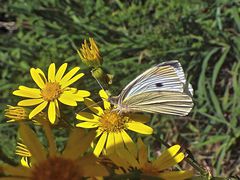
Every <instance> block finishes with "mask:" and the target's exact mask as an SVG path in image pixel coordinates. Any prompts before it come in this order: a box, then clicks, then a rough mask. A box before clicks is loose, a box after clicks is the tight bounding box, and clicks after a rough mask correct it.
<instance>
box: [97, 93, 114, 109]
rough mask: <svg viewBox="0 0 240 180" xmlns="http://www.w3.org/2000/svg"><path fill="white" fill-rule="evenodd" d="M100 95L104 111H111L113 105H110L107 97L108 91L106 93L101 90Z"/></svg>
mask: <svg viewBox="0 0 240 180" xmlns="http://www.w3.org/2000/svg"><path fill="white" fill-rule="evenodd" d="M99 95H100V97H101V98H102V100H103V106H104V109H110V108H111V104H110V102H109V101H108V98H109V96H108V95H107V93H106V91H104V90H103V89H101V90H100V91H99Z"/></svg>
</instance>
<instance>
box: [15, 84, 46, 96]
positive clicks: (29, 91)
mask: <svg viewBox="0 0 240 180" xmlns="http://www.w3.org/2000/svg"><path fill="white" fill-rule="evenodd" d="M13 94H14V95H15V96H22V97H27V98H33V99H35V98H36V99H37V98H41V97H42V96H41V92H40V90H39V89H34V88H24V89H20V86H19V90H15V91H13Z"/></svg>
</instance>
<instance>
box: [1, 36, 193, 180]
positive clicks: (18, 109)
mask: <svg viewBox="0 0 240 180" xmlns="http://www.w3.org/2000/svg"><path fill="white" fill-rule="evenodd" d="M89 41H90V45H89V44H88V43H87V41H86V40H85V41H84V44H83V45H82V48H81V49H80V50H78V54H79V56H80V58H81V59H82V61H83V63H85V64H87V65H88V66H90V67H92V68H93V69H92V71H91V72H92V75H93V76H94V78H95V79H96V80H97V81H98V83H99V84H100V86H101V87H106V86H108V85H109V84H110V78H109V77H110V76H109V75H108V74H105V72H104V71H102V68H101V66H102V63H103V58H102V57H101V55H100V51H99V49H98V47H97V45H96V43H95V41H94V40H93V39H92V38H90V39H89ZM67 66H68V64H67V63H64V64H62V65H61V66H60V67H59V69H58V70H56V65H55V64H54V63H52V64H50V66H49V68H48V72H47V76H46V75H45V73H44V72H43V71H42V70H41V69H39V68H31V69H30V74H31V77H32V79H33V81H34V82H35V84H36V86H35V87H27V86H23V85H20V86H19V87H18V89H17V90H15V91H14V92H13V94H14V95H16V96H20V97H23V98H26V99H24V100H20V101H19V102H18V103H17V106H8V107H7V108H6V110H5V117H6V118H8V119H9V120H8V121H7V122H8V123H12V122H15V123H19V130H18V131H19V133H18V136H19V137H18V138H19V140H18V142H17V145H16V155H18V156H19V157H20V165H18V166H13V165H9V164H6V163H3V164H2V165H0V167H1V171H2V174H1V175H0V179H4V178H5V179H30V180H33V179H34V180H42V179H44V180H52V179H58V180H69V179H71V180H78V179H82V178H92V179H99V178H104V177H106V176H109V177H108V178H110V179H111V176H122V175H125V174H129V173H133V174H135V175H134V177H138V178H139V179H147V177H158V178H161V179H187V178H191V177H192V176H193V171H191V170H176V168H173V166H174V165H176V164H178V163H179V162H181V161H182V160H183V159H184V156H185V155H184V154H183V153H182V152H181V151H180V146H179V145H174V146H172V147H170V148H168V149H166V150H165V151H163V152H162V154H161V155H160V156H159V157H156V159H155V160H151V159H149V153H148V149H147V146H146V145H145V144H144V143H143V141H142V140H141V138H138V141H137V143H135V142H134V141H135V140H134V139H136V138H133V134H136V133H138V134H141V135H143V136H146V135H148V136H149V135H152V134H153V132H154V129H153V128H152V127H150V126H149V125H148V124H147V123H148V122H149V121H150V117H149V116H146V115H145V114H139V113H134V112H128V113H126V112H125V113H121V112H119V111H118V109H117V108H116V107H115V106H114V105H112V104H111V103H110V101H109V93H107V92H106V91H105V90H103V89H101V90H100V91H99V96H100V99H102V103H101V102H100V103H98V102H95V101H94V100H93V99H92V98H90V97H89V96H90V92H89V91H87V90H79V89H78V88H77V87H78V86H76V87H73V86H72V85H73V83H75V84H77V82H78V80H79V79H80V78H81V77H83V76H84V73H82V72H80V73H78V71H79V70H80V68H79V67H74V68H72V69H71V70H70V71H69V72H67V73H66V70H67ZM99 72H101V75H100V76H98V74H97V73H99ZM111 77H112V76H111ZM108 78H109V79H108ZM103 82H104V84H105V85H104V84H102V83H103ZM108 92H109V91H108ZM78 102H83V104H84V105H85V106H86V107H87V108H84V110H80V111H78V112H77V113H76V117H75V118H76V121H75V122H71V121H68V120H69V119H75V118H72V117H68V116H69V114H71V113H68V114H65V111H66V109H67V110H68V111H71V109H70V108H69V106H70V107H74V106H77V105H78ZM83 104H82V105H83ZM63 109H64V111H63ZM78 109H83V108H82V106H79V108H78ZM73 110H74V111H75V110H76V109H73ZM26 122H28V124H31V122H33V123H32V124H31V125H30V126H29V125H28V124H27V123H26ZM55 128H56V131H59V128H61V129H60V130H62V129H63V128H64V129H65V130H66V131H67V132H69V136H68V137H67V141H66V143H65V144H66V145H63V146H64V148H60V147H58V141H57V139H58V138H57V137H56V134H54V132H55V130H54V131H53V129H55ZM34 129H38V130H39V129H41V130H42V131H43V132H44V134H45V136H44V137H42V136H41V138H40V137H39V133H38V131H34ZM104 160H107V162H106V161H104ZM136 174H137V176H136ZM126 179H131V176H129V177H128V176H126Z"/></svg>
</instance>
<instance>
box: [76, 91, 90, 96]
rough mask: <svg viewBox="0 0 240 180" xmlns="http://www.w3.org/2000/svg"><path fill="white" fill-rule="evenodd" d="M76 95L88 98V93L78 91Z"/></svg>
mask: <svg viewBox="0 0 240 180" xmlns="http://www.w3.org/2000/svg"><path fill="white" fill-rule="evenodd" d="M77 94H78V95H79V96H81V97H88V96H90V94H91V93H90V92H89V91H85V90H78V92H77Z"/></svg>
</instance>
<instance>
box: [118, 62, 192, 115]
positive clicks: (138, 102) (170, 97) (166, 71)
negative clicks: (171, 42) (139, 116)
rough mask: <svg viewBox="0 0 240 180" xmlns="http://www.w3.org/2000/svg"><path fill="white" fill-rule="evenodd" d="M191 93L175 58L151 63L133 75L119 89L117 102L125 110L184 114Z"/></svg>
mask: <svg viewBox="0 0 240 180" xmlns="http://www.w3.org/2000/svg"><path fill="white" fill-rule="evenodd" d="M192 94H193V89H192V87H191V85H190V84H189V85H187V83H186V79H185V76H184V72H183V69H182V67H181V64H180V63H179V62H178V61H176V60H175V61H169V62H165V63H161V64H159V65H157V66H154V67H152V68H150V69H148V70H146V71H145V72H144V73H142V74H140V75H139V76H138V77H136V78H135V79H134V80H133V81H131V82H130V83H129V84H128V85H127V86H126V87H125V88H124V89H123V90H122V92H121V93H120V95H119V99H118V105H119V106H122V107H126V108H127V111H146V112H155V113H165V114H177V115H186V114H188V113H189V112H190V110H191V108H192V106H193V103H192V98H191V97H192ZM184 103H185V104H186V105H185V104H184ZM182 104H183V105H184V106H183V105H182ZM185 106H186V107H185ZM174 110H175V111H176V112H175V113H174Z"/></svg>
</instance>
